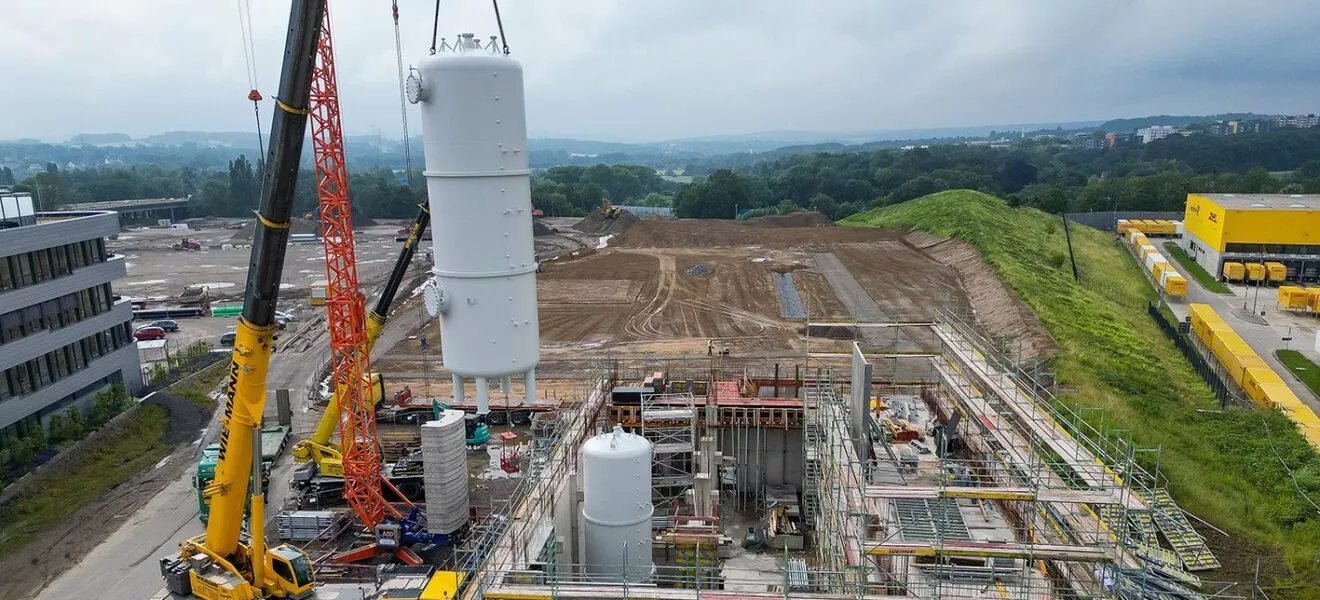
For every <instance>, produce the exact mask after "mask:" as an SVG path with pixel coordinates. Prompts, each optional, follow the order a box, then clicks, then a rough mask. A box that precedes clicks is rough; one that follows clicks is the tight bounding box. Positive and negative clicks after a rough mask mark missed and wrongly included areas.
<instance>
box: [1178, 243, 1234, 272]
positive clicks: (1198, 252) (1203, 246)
mask: <svg viewBox="0 0 1320 600" xmlns="http://www.w3.org/2000/svg"><path fill="white" fill-rule="evenodd" d="M1178 245H1180V246H1182V249H1183V250H1186V251H1187V255H1188V256H1191V257H1192V259H1193V260H1195V261H1196V264H1198V265H1201V267H1202V268H1204V269H1205V270H1206V271H1209V272H1210V274H1211V275H1214V276H1215V277H1216V278H1218V277H1219V276H1220V271H1221V268H1220V267H1221V263H1222V261H1223V255H1222V254H1220V252H1219V251H1218V250H1215V249H1214V248H1212V247H1211V246H1210V245H1209V244H1207V243H1205V241H1204V240H1202V239H1200V238H1198V237H1196V236H1195V235H1192V234H1191V233H1185V234H1183V237H1182V239H1181V240H1179V242H1178Z"/></svg>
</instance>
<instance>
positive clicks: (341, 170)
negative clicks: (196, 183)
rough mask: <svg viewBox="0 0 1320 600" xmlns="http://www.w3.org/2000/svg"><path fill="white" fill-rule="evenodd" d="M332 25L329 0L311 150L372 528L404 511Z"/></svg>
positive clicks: (349, 477)
mask: <svg viewBox="0 0 1320 600" xmlns="http://www.w3.org/2000/svg"><path fill="white" fill-rule="evenodd" d="M330 32H331V27H330V15H329V7H328V6H326V7H325V14H324V15H323V16H322V19H321V35H320V38H319V40H318V43H317V48H316V53H317V58H318V60H317V61H316V68H315V69H314V70H313V73H312V91H311V95H310V102H311V117H312V149H313V151H314V156H315V160H314V162H315V166H316V175H317V186H316V187H317V197H318V198H319V203H320V211H321V229H322V234H323V235H322V239H323V243H324V245H325V268H326V276H327V285H326V322H327V324H328V326H329V329H330V355H331V364H332V369H333V374H334V390H335V392H336V396H337V399H338V404H339V409H340V411H341V412H342V414H343V418H341V419H340V420H339V437H340V440H341V441H342V444H343V448H344V451H343V468H344V498H345V499H346V500H347V501H348V504H349V506H351V507H352V508H353V510H354V512H356V513H357V515H358V518H359V519H360V520H361V521H362V523H363V524H364V525H366V526H367V527H369V528H373V527H375V526H376V525H377V524H378V523H380V522H381V521H382V520H383V519H384V518H385V516H386V515H387V514H388V515H390V516H393V517H395V518H402V516H403V515H402V514H400V513H399V511H398V510H397V509H395V508H394V507H393V506H392V505H391V504H390V503H389V502H388V501H386V499H385V497H384V495H383V494H382V493H381V485H382V483H383V478H382V476H381V473H380V449H379V447H378V445H377V438H376V413H375V410H376V407H375V403H374V402H373V401H372V400H371V398H370V396H369V391H368V388H367V386H366V385H365V384H364V382H363V375H365V374H366V373H368V372H369V370H370V357H369V356H368V353H367V351H366V340H367V335H366V314H365V312H366V310H365V305H364V300H363V298H362V295H361V294H360V293H359V292H358V279H357V259H356V255H355V249H354V241H353V217H352V211H351V206H350V204H349V198H348V169H347V166H346V161H345V158H344V141H343V131H342V126H341V123H340V115H339V90H338V81H337V78H336V75H335V59H334V45H333V41H332V37H331V33H330Z"/></svg>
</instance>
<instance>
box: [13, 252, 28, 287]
mask: <svg viewBox="0 0 1320 600" xmlns="http://www.w3.org/2000/svg"><path fill="white" fill-rule="evenodd" d="M9 260H12V261H13V264H12V265H11V266H12V267H13V268H14V270H15V271H17V272H18V286H17V287H26V286H29V285H32V283H33V282H32V257H31V256H29V255H28V254H19V255H17V256H11V257H9Z"/></svg>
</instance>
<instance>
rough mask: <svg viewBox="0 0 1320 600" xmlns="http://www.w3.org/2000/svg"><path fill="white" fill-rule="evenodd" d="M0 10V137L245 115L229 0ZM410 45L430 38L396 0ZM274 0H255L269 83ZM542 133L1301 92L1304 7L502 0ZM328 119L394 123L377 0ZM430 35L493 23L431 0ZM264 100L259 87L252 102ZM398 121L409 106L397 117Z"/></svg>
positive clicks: (224, 124)
mask: <svg viewBox="0 0 1320 600" xmlns="http://www.w3.org/2000/svg"><path fill="white" fill-rule="evenodd" d="M13 4H17V6H8V7H7V8H6V12H7V15H6V17H7V18H6V19H5V20H4V22H3V23H0V72H3V73H5V80H6V87H7V88H9V89H10V90H15V89H17V90H22V93H7V94H0V114H3V115H5V117H6V118H5V119H3V120H0V139H2V138H14V137H20V136H38V137H56V138H58V137H61V136H67V135H71V134H74V133H80V132H100V131H122V132H126V133H131V134H137V135H141V134H150V133H156V132H159V131H164V130H178V129H201V130H250V129H252V127H253V122H252V114H251V106H250V105H249V104H247V103H246V102H245V101H244V99H243V98H244V96H245V95H246V92H247V75H246V74H245V72H244V66H243V64H244V63H243V56H242V49H241V43H240V38H239V34H238V17H237V11H236V10H235V5H234V4H233V3H230V2H171V1H168V0H119V1H117V2H113V3H108V2H98V1H95V0H51V1H48V2H16V3H13ZM400 4H401V13H402V15H403V23H402V34H403V39H404V45H405V61H406V62H416V61H417V60H420V59H421V58H422V57H423V56H425V54H426V49H427V47H428V46H429V45H430V31H431V12H430V11H431V8H432V6H433V3H432V2H430V1H427V0H404V1H402V2H401V3H400ZM287 7H288V4H287V3H285V2H282V1H279V0H252V12H253V18H254V21H255V22H256V25H257V26H256V30H255V36H256V48H257V51H258V56H257V60H258V66H259V72H258V78H259V80H260V83H261V87H262V88H263V91H266V92H267V94H268V95H269V90H271V89H274V86H275V83H276V82H275V80H276V77H277V71H278V67H279V59H280V53H281V50H282V48H281V46H282V44H283V39H284V30H285V25H286V24H285V20H286V19H287V16H288V8H287ZM501 8H502V9H503V12H504V17H505V26H506V30H507V33H508V35H509V42H510V45H511V47H512V49H513V52H514V55H515V56H516V57H518V58H519V59H520V60H522V61H523V62H524V66H525V71H526V74H527V91H528V118H529V125H530V127H531V129H532V131H533V132H534V133H535V134H539V135H576V136H580V137H595V138H603V139H618V140H653V139H665V138H675V137H686V136H699V135H708V134H719V133H739V132H747V131H758V130H777V129H809V130H840V131H843V130H853V131H856V130H870V129H893V128H902V127H931V126H941V125H966V124H998V123H1014V122H1036V121H1047V120H1080V119H1102V118H1109V117H1119V116H1136V115H1143V114H1158V113H1191V112H1219V111H1227V110H1256V111H1268V112H1315V110H1316V109H1317V107H1316V106H1315V104H1316V98H1320V77H1317V74H1320V73H1317V70H1318V69H1320V68H1318V67H1316V63H1315V62H1314V60H1313V57H1314V56H1316V55H1317V54H1320V36H1316V35H1314V32H1315V31H1320V27H1318V26H1320V7H1316V6H1313V4H1312V3H1311V2H1308V1H1305V0H1271V1H1267V2H1255V3H1251V4H1250V5H1244V4H1242V3H1234V2H1224V1H1201V2H1196V1H1193V0H1127V1H1100V0H1093V1H1091V2H1058V1H1054V0H1019V1H994V2H988V1H973V0H946V1H941V2H921V1H916V0H902V1H899V0H830V1H826V2H801V1H800V0H797V1H788V0H760V1H738V0H648V1H642V0H620V1H611V0H505V1H504V2H502V3H501ZM332 9H333V17H334V32H335V43H336V51H337V57H338V65H339V73H340V87H341V100H342V103H343V107H344V113H343V118H344V125H345V129H346V130H347V131H349V132H351V133H370V132H376V131H379V132H381V133H382V134H383V135H387V136H396V135H398V132H399V130H400V126H399V114H398V104H397V103H398V98H397V89H396V87H395V86H396V81H397V80H396V75H395V58H394V41H393V32H392V25H391V23H390V19H389V2H387V1H385V0H372V1H367V0H338V1H334V2H332ZM442 10H443V14H442V23H441V31H442V35H445V36H447V37H450V38H452V37H453V35H454V34H455V33H458V32H460V31H464V30H470V31H475V32H478V33H480V34H482V35H488V34H490V33H493V32H494V30H495V27H494V19H493V16H492V15H491V14H490V5H489V3H487V2H484V1H480V0H470V1H459V0H446V1H445V2H443V3H442ZM263 110H264V111H265V118H266V119H268V118H269V109H268V107H267V108H265V109H263ZM413 118H414V119H415V115H413Z"/></svg>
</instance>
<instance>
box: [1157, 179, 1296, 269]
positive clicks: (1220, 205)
mask: <svg viewBox="0 0 1320 600" xmlns="http://www.w3.org/2000/svg"><path fill="white" fill-rule="evenodd" d="M1183 229H1184V235H1183V238H1182V241H1181V244H1182V245H1183V248H1184V249H1186V250H1187V254H1189V255H1191V256H1192V257H1193V258H1194V259H1195V260H1196V262H1197V263H1200V265H1201V266H1203V267H1205V269H1206V270H1207V271H1209V272H1210V273H1213V274H1215V275H1217V276H1220V277H1221V278H1222V274H1223V272H1224V269H1223V265H1224V263H1225V262H1237V263H1246V264H1263V263H1266V262H1269V263H1276V264H1278V265H1283V266H1284V267H1285V269H1286V273H1285V275H1284V279H1286V280H1288V281H1316V280H1318V279H1320V194H1188V195H1187V210H1186V213H1185V215H1184V216H1183ZM1277 269H1278V268H1277V267H1275V268H1274V269H1272V270H1273V271H1275V272H1276V273H1277V272H1278V271H1277ZM1262 277H1263V275H1262ZM1269 280H1270V282H1271V283H1274V282H1277V281H1282V280H1283V279H1276V276H1275V274H1274V273H1271V274H1270V276H1269Z"/></svg>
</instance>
